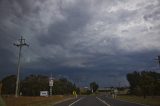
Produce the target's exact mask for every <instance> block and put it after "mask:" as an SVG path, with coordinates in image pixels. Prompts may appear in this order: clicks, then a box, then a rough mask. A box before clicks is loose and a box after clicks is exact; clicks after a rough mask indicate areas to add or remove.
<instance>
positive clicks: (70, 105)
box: [68, 97, 84, 106]
mask: <svg viewBox="0 0 160 106" xmlns="http://www.w3.org/2000/svg"><path fill="white" fill-rule="evenodd" d="M82 99H84V97H83V98H80V99H78V100H76V101H74V102H73V103H71V104H69V105H68V106H72V105H74V104H75V103H77V102H78V101H80V100H82Z"/></svg>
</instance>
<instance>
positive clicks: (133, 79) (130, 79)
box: [127, 71, 140, 94]
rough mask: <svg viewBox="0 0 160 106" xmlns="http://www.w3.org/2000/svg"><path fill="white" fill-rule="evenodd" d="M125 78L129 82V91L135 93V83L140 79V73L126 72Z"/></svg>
mask: <svg viewBox="0 0 160 106" xmlns="http://www.w3.org/2000/svg"><path fill="white" fill-rule="evenodd" d="M127 80H128V82H129V84H130V89H131V93H132V94H135V93H136V92H137V88H138V87H137V85H138V83H139V80H140V73H138V72H136V71H134V72H133V73H129V74H127Z"/></svg>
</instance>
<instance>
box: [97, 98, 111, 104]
mask: <svg viewBox="0 0 160 106" xmlns="http://www.w3.org/2000/svg"><path fill="white" fill-rule="evenodd" d="M96 98H97V99H98V100H99V101H101V102H102V103H104V104H105V105H107V106H111V105H110V104H108V103H107V102H106V101H104V100H102V99H100V98H98V97H96Z"/></svg>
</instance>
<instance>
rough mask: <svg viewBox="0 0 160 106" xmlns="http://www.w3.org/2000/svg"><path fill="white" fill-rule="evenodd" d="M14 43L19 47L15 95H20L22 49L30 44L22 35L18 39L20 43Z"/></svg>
mask: <svg viewBox="0 0 160 106" xmlns="http://www.w3.org/2000/svg"><path fill="white" fill-rule="evenodd" d="M13 45H14V46H17V47H19V55H18V68H17V80H16V90H15V97H18V95H19V71H20V60H21V50H22V47H23V46H29V45H28V44H27V43H25V39H24V38H23V37H22V36H21V38H20V39H19V40H18V43H14V44H13Z"/></svg>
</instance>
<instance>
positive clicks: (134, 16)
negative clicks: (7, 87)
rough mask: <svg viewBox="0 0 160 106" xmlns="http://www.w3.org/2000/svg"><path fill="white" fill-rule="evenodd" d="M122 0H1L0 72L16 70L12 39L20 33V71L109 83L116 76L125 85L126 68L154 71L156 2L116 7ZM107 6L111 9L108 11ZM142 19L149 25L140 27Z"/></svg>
mask: <svg viewBox="0 0 160 106" xmlns="http://www.w3.org/2000/svg"><path fill="white" fill-rule="evenodd" d="M124 3H128V4H129V3H130V1H127V0H118V1H117V0H114V1H110V0H102V1H96V0H95V1H94V0H93V1H89V0H87V1H86V0H78V1H72V0H71V1H67V0H65V1H64V0H61V1H59V0H57V1H56V0H53V1H52V0H36V1H35V0H1V1H0V13H1V17H0V67H1V69H2V71H1V70H0V75H1V76H6V75H8V74H9V73H10V74H12V73H16V71H15V70H14V69H16V64H17V53H18V48H17V47H14V46H13V43H14V42H15V41H16V40H17V39H18V38H19V36H20V35H24V38H26V40H27V43H29V44H30V47H29V48H24V49H23V51H22V52H23V58H22V61H23V64H22V69H23V71H22V74H25V75H27V74H28V73H32V72H33V73H45V74H48V73H51V72H53V74H54V73H55V75H59V74H61V75H62V76H66V77H67V78H70V79H71V80H73V81H75V82H78V83H79V84H80V85H87V84H88V83H89V82H91V81H93V80H96V81H97V82H99V83H100V85H102V86H103V85H104V86H112V85H114V84H113V83H115V85H116V84H117V81H118V80H122V81H124V85H125V84H127V81H126V79H125V75H126V74H127V73H128V72H132V71H134V70H142V69H144V70H145V69H156V68H154V67H156V63H154V62H153V60H152V59H153V58H155V57H156V56H157V55H159V51H160V50H159V46H158V45H159V34H160V32H159V25H158V22H159V20H158V19H159V7H158V5H159V4H156V5H155V4H152V3H151V2H149V3H148V2H147V3H148V4H147V5H146V6H144V5H145V2H144V3H141V5H139V6H140V7H142V8H139V9H133V10H132V9H131V10H130V9H128V10H127V9H126V8H123V7H121V8H119V7H117V6H119V4H124ZM132 3H134V2H132ZM135 6H137V5H135ZM112 7H115V8H116V9H117V10H116V11H112V12H110V11H109V10H110V9H111V8H112ZM127 8H129V7H127ZM135 8H136V7H135ZM141 18H142V19H141ZM143 19H144V20H143ZM142 21H143V22H142ZM146 23H147V24H149V23H151V24H152V26H151V27H152V29H148V30H144V29H145V27H146V25H145V24H146ZM149 35H154V36H152V37H151V36H149ZM6 70H8V71H6ZM115 77H116V78H117V79H116V80H114V78H115ZM118 78H119V79H118ZM87 79H88V81H86V80H87Z"/></svg>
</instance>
